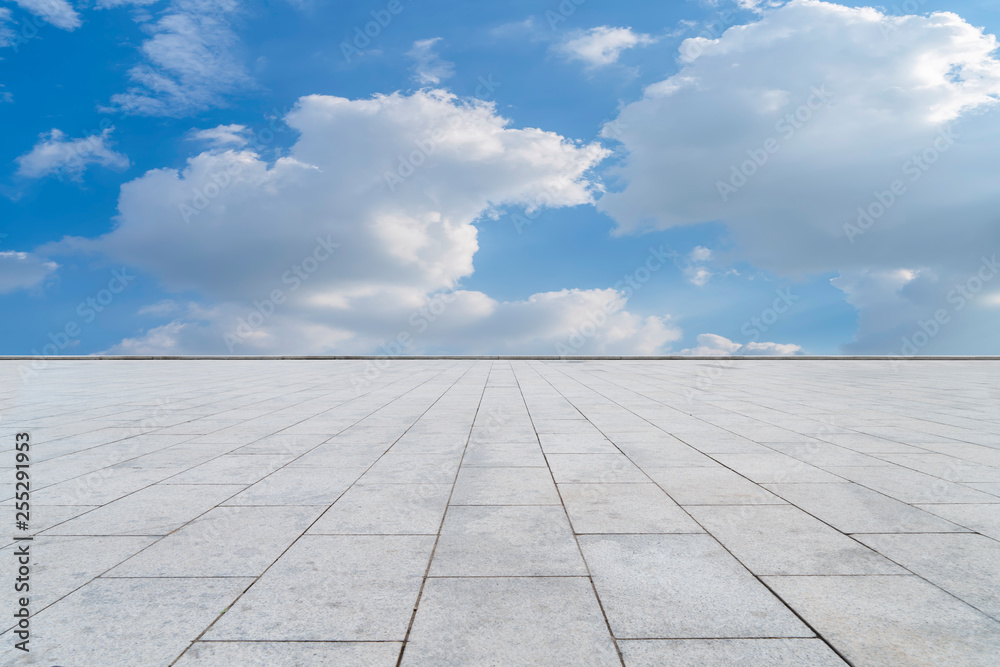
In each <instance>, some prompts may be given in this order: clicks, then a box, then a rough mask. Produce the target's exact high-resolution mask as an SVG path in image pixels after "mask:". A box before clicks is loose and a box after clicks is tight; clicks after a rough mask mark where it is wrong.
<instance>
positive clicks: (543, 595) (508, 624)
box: [402, 577, 621, 667]
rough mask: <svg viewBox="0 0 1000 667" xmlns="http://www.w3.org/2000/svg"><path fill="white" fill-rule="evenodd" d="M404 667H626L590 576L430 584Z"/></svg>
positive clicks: (435, 580)
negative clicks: (472, 666) (571, 666)
mask: <svg viewBox="0 0 1000 667" xmlns="http://www.w3.org/2000/svg"><path fill="white" fill-rule="evenodd" d="M402 664H403V665H525V666H528V665H594V666H598V665H608V666H609V667H610V666H611V665H620V664H621V663H620V662H619V660H618V653H617V651H616V650H615V645H614V642H613V641H612V639H611V635H610V633H609V632H608V626H607V624H606V623H605V622H604V616H603V615H602V614H601V609H600V606H599V605H598V603H597V597H596V596H595V595H594V589H593V588H592V587H591V585H590V582H589V581H588V580H587V578H586V577H530V578H520V577H504V578H489V577H474V578H458V579H452V578H443V579H429V580H428V581H427V585H426V586H425V587H424V592H423V596H422V597H421V600H420V607H419V609H418V611H417V614H416V617H415V618H414V621H413V630H412V631H411V633H410V637H409V640H408V641H407V644H406V650H405V652H404V653H403V663H402Z"/></svg>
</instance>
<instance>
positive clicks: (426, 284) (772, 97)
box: [0, 0, 1000, 356]
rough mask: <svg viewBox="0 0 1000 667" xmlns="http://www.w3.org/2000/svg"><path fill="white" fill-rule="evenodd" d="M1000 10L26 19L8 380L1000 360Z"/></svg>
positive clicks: (598, 5) (56, 11)
mask: <svg viewBox="0 0 1000 667" xmlns="http://www.w3.org/2000/svg"><path fill="white" fill-rule="evenodd" d="M998 29H1000V6H998V5H997V4H996V3H995V2H993V1H992V0H964V1H952V2H942V1H938V0H904V1H898V2H895V3H894V4H891V5H874V6H873V5H867V4H863V3H851V2H846V3H840V4H838V3H832V2H819V1H816V0H792V1H790V2H782V1H766V0H765V1H757V0H739V1H738V2H730V1H727V0H716V1H709V0H702V1H700V2H698V1H694V0H689V1H686V2H685V1H678V2H669V3H648V2H636V1H631V0H627V1H623V2H613V3H608V2H598V1H597V0H561V1H557V0H549V1H544V0H540V1H527V0H511V1H508V2H503V3H459V2H441V1H436V0H372V1H371V2H351V3H348V2H338V1H334V0H267V1H262V0H254V1H251V2H237V1H236V0H215V1H210V0H84V1H83V2H71V1H70V0H6V1H5V2H3V3H2V4H0V121H2V123H3V128H4V131H3V134H2V136H3V139H2V140H0V307H2V309H3V313H4V317H3V318H2V323H0V354H15V355H28V354H33V355H38V354H41V355H47V356H48V355H58V354H71V355H80V354H97V353H104V354H126V355H127V354H234V355H261V354H331V355H337V354H351V355H353V354H542V355H601V354H613V355H660V354H663V355H673V354H683V355H757V354H781V355H788V354H814V355H838V354H863V355H903V356H914V355H923V354H949V355H952V354H954V355H973V354H1000V336H997V331H998V325H1000V275H998V274H1000V264H998V263H997V255H998V254H1000V218H998V216H1000V213H998V211H1000V187H998V183H1000V181H998V176H1000V167H998V165H997V161H996V156H997V155H998V154H1000V122H998V121H1000V115H998V114H1000V109H998V105H997V102H998V95H1000V52H998V49H997V47H998V44H997V40H996V37H995V36H994V35H995V33H996V32H997V30H998Z"/></svg>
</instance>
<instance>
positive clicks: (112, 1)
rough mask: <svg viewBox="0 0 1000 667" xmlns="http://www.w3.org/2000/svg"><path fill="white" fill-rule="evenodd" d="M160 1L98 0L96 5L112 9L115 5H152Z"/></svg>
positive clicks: (99, 7)
mask: <svg viewBox="0 0 1000 667" xmlns="http://www.w3.org/2000/svg"><path fill="white" fill-rule="evenodd" d="M159 1H160V0H97V4H96V5H95V6H96V7H97V9H112V8H114V7H125V6H126V5H135V6H136V7H145V6H146V5H152V4H154V3H157V2H159Z"/></svg>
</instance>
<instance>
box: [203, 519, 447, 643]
mask: <svg viewBox="0 0 1000 667" xmlns="http://www.w3.org/2000/svg"><path fill="white" fill-rule="evenodd" d="M433 546H434V538H433V537H428V536H423V535H407V536H400V535H363V536H359V535H306V536H305V537H302V538H301V539H299V541H298V542H296V543H295V544H294V545H292V547H291V548H290V549H289V550H288V551H287V552H286V553H285V554H284V555H282V557H281V558H280V559H278V562H277V563H275V564H274V565H273V566H272V567H271V569H269V570H268V571H267V572H266V573H265V574H264V576H262V577H261V578H260V579H259V580H258V581H257V582H256V583H255V584H254V585H253V587H252V588H250V590H248V591H247V593H246V594H245V595H244V596H243V597H241V598H240V599H239V601H238V602H237V603H236V604H234V605H233V607H232V609H230V610H229V611H228V612H226V614H225V615H224V616H223V617H222V618H221V619H219V621H218V622H217V623H216V624H215V625H214V626H212V628H211V629H210V630H209V631H208V632H207V633H206V634H205V637H204V639H206V640H231V641H232V640H237V641H252V640H266V641H402V640H403V638H404V637H405V636H406V628H407V625H408V624H409V622H410V615H411V613H412V611H413V605H414V604H415V603H416V601H417V593H418V592H419V590H420V584H421V581H422V580H423V576H424V572H425V571H426V569H427V561H428V559H429V558H430V555H431V549H432V548H433Z"/></svg>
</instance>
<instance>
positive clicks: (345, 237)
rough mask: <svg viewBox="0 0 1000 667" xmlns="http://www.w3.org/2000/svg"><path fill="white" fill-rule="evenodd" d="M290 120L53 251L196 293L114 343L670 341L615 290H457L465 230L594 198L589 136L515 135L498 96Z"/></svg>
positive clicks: (269, 348)
mask: <svg viewBox="0 0 1000 667" xmlns="http://www.w3.org/2000/svg"><path fill="white" fill-rule="evenodd" d="M285 122H286V123H287V124H288V125H289V126H290V127H291V128H292V129H294V130H296V131H297V132H298V133H299V135H300V136H299V139H298V141H297V142H296V143H295V144H294V145H293V146H292V147H291V149H290V150H289V152H288V154H287V155H286V156H284V157H281V158H278V159H277V160H275V161H274V162H273V163H268V162H265V161H264V160H262V159H261V158H260V157H259V156H258V155H256V154H254V153H253V152H251V151H248V150H232V149H230V150H221V151H220V150H209V151H206V152H203V153H200V154H198V155H196V156H194V157H192V158H191V159H189V161H188V164H187V166H186V168H185V169H183V170H180V171H178V170H173V169H157V170H152V171H149V172H147V173H146V174H145V175H143V176H142V177H140V178H138V179H136V180H134V181H131V182H130V183H126V184H125V185H124V186H122V191H121V196H120V198H119V215H118V217H117V220H116V227H115V229H114V231H112V232H110V233H109V234H107V235H105V236H102V237H100V238H97V239H90V240H88V239H65V240H64V241H63V242H61V243H59V244H57V245H55V246H53V247H52V250H54V251H56V250H58V251H61V252H78V251H91V252H98V253H101V254H103V255H105V256H107V257H109V258H113V259H114V260H115V261H125V262H126V263H128V265H129V266H131V267H135V268H136V269H138V270H142V271H145V272H147V273H150V274H152V275H153V276H155V277H156V278H157V279H158V280H159V281H160V282H161V283H162V284H163V285H164V286H165V287H166V288H167V289H168V290H173V291H178V292H180V291H189V290H190V291H193V292H197V293H199V294H200V295H202V297H203V301H202V302H201V303H200V304H198V305H196V306H193V307H189V309H188V311H187V312H186V313H184V314H183V315H182V316H181V317H174V318H173V320H172V321H171V322H169V323H167V324H165V325H162V326H160V327H156V328H153V329H151V330H150V331H147V332H146V333H144V334H142V335H140V336H137V337H135V338H133V339H131V340H128V341H123V342H122V343H121V344H120V345H119V346H118V347H117V348H115V350H116V351H120V352H126V351H133V352H134V351H137V350H151V349H154V348H156V349H160V350H161V351H170V350H174V351H178V350H183V351H188V352H199V351H200V352H206V351H214V352H220V351H221V352H227V351H233V352H237V353H241V352H242V353H253V352H258V353H259V352H309V351H314V352H333V351H338V352H346V351H352V352H368V353H370V352H374V351H376V350H377V348H378V346H379V345H380V344H382V343H385V342H390V341H394V340H397V337H398V335H399V334H400V333H404V334H407V336H409V342H408V347H407V348H406V351H418V350H436V349H449V350H456V349H463V350H467V351H473V350H476V351H486V350H498V349H504V350H509V351H526V350H530V351H538V352H544V353H549V354H556V350H555V346H556V344H557V343H565V344H566V345H568V346H569V347H571V348H572V349H574V350H579V351H581V352H586V351H611V350H617V351H620V352H622V353H627V352H628V351H633V352H638V351H644V352H653V351H656V350H657V349H660V348H662V347H663V346H665V345H667V344H669V342H671V341H673V340H676V339H677V338H678V337H679V332H678V331H677V330H676V329H675V328H674V327H673V326H672V325H671V324H670V322H669V319H668V318H667V317H666V316H662V317H660V316H656V317H639V316H637V315H634V314H632V313H629V312H628V311H627V310H626V309H625V298H624V295H623V294H620V293H618V292H615V291H614V290H562V291H557V292H547V293H543V294H536V295H533V296H530V297H528V298H526V299H524V300H515V301H509V302H498V301H496V300H494V299H492V298H490V297H489V296H488V295H486V294H483V293H481V292H476V291H469V290H464V289H462V287H461V280H462V279H463V278H464V277H466V276H468V275H470V274H471V273H472V271H473V257H474V255H475V253H476V251H477V249H478V242H477V230H476V223H477V222H480V221H483V224H490V220H489V218H490V217H491V215H495V214H496V213H497V212H499V211H500V210H502V209H504V208H525V209H528V210H535V209H537V208H541V207H564V206H577V205H582V204H589V203H591V202H592V201H593V200H594V196H595V194H596V193H598V192H600V190H601V188H600V184H599V183H598V182H596V181H594V180H593V179H592V177H591V176H590V175H589V174H590V171H591V169H592V168H593V167H594V166H595V165H596V164H597V163H598V162H600V161H601V160H602V159H603V158H604V157H606V156H607V154H608V151H607V150H606V149H604V148H602V147H600V146H599V145H597V144H581V143H578V142H573V141H570V140H567V139H565V138H564V137H562V136H560V135H558V134H555V133H552V132H545V131H542V130H539V129H533V128H525V129H515V128H511V127H510V126H509V121H508V120H507V119H505V118H503V117H501V116H499V115H497V113H496V110H495V108H494V106H493V105H492V104H488V103H484V102H479V101H469V102H463V101H460V100H459V99H457V98H456V97H455V96H454V95H451V94H449V93H447V92H444V91H436V90H431V91H419V92H416V93H414V94H412V95H403V94H399V93H395V94H392V95H379V96H376V97H374V98H371V99H360V100H349V99H344V98H339V97H330V96H322V95H313V96H308V97H304V98H302V99H300V100H299V102H298V104H297V105H296V107H295V109H294V110H293V111H292V112H291V113H289V114H288V116H287V117H286V118H285ZM344 156H351V157H350V159H345V158H344ZM276 291H278V294H277V296H278V297H280V298H275V296H276ZM243 325H246V326H243ZM574 334H577V337H576V338H574V339H573V340H572V341H571V340H570V338H571V337H572V336H573V335H574ZM227 335H229V336H230V338H229V339H228V342H227V339H226V336H227ZM233 335H235V336H236V337H237V339H238V341H237V343H236V344H235V345H234V346H232V347H230V343H232V342H233V339H232V337H231V336H233Z"/></svg>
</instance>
